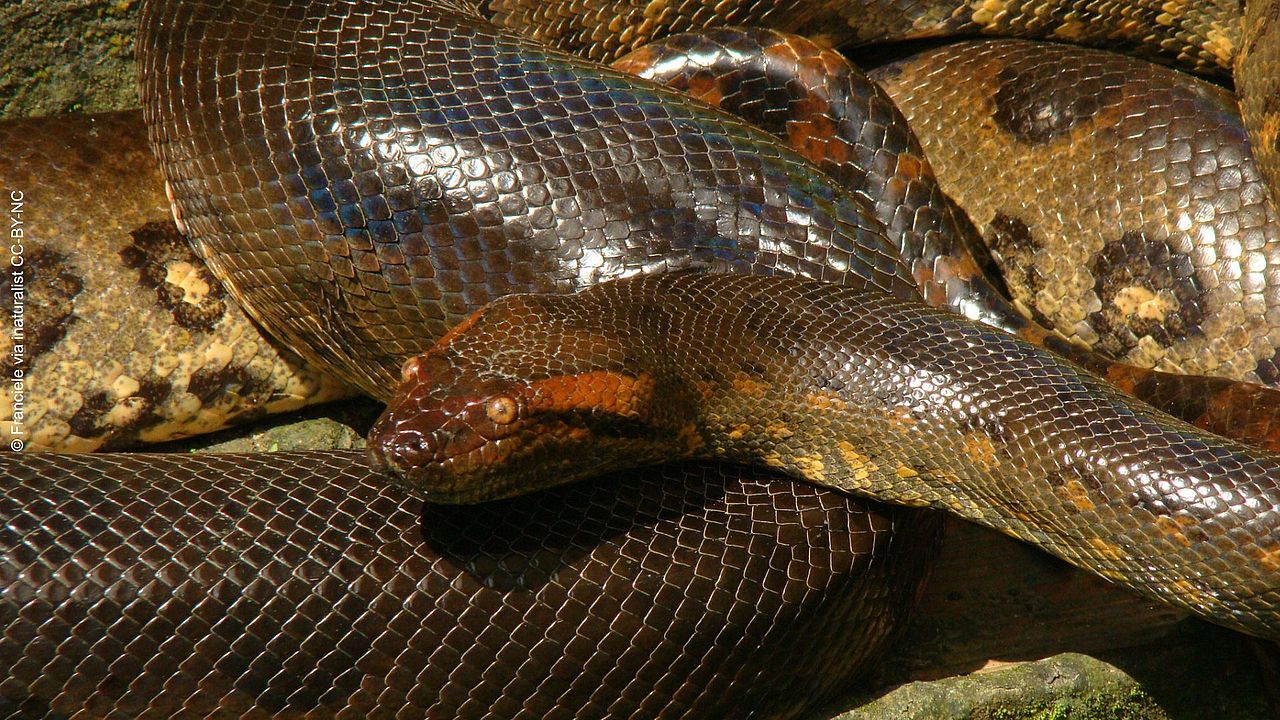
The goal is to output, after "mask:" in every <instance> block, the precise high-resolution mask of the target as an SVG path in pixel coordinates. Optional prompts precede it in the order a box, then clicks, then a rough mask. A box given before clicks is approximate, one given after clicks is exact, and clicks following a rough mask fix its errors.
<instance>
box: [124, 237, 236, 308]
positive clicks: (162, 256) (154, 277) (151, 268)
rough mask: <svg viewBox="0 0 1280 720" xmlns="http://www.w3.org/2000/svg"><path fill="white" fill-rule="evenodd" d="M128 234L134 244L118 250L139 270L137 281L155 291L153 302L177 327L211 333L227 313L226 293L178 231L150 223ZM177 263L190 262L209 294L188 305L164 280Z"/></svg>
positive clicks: (126, 261) (178, 289)
mask: <svg viewBox="0 0 1280 720" xmlns="http://www.w3.org/2000/svg"><path fill="white" fill-rule="evenodd" d="M130 235H131V236H132V237H133V244H132V245H130V246H128V247H126V248H125V249H123V250H121V251H120V259H121V260H122V261H124V264H125V265H126V266H128V267H130V268H133V269H134V270H137V271H138V282H139V283H140V284H141V285H142V286H143V287H146V288H150V289H152V290H155V293H156V302H157V303H159V304H160V306H161V307H163V308H165V310H167V311H168V312H169V313H170V314H171V315H172V316H173V320H174V322H176V323H178V325H180V326H182V327H184V328H187V329H188V330H200V331H205V332H208V331H209V330H212V329H213V327H214V326H215V325H217V324H218V321H219V320H221V319H222V314H223V313H224V312H226V301H225V299H224V298H225V296H226V291H225V290H223V288H222V284H221V283H219V282H218V280H217V279H216V278H214V277H213V275H211V274H210V273H209V271H208V269H206V268H205V265H204V263H203V262H201V261H200V259H199V258H197V257H196V256H195V253H193V252H192V251H191V247H190V245H188V244H187V241H186V238H184V237H183V236H182V233H180V232H178V228H177V227H175V226H174V224H173V223H172V222H167V221H166V222H152V223H147V224H146V225H143V226H142V227H139V228H137V229H135V230H132V231H131V232H130ZM176 262H185V263H189V264H190V265H191V266H192V267H193V268H195V271H196V272H197V273H198V274H199V276H200V279H201V280H202V281H203V282H204V283H205V284H206V285H208V288H209V291H208V293H207V294H206V295H205V296H204V297H203V298H201V299H200V301H199V302H196V303H191V302H187V301H186V300H184V299H183V298H184V293H183V291H182V289H181V288H179V287H176V286H174V285H173V284H171V283H169V282H168V281H167V280H166V278H167V276H168V273H169V268H170V266H171V264H172V263H176Z"/></svg>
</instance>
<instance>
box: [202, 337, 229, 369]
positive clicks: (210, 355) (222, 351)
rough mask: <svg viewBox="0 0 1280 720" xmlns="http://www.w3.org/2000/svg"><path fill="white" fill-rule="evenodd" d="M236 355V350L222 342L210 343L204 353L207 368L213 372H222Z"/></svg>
mask: <svg viewBox="0 0 1280 720" xmlns="http://www.w3.org/2000/svg"><path fill="white" fill-rule="evenodd" d="M234 354H235V353H234V350H232V348H231V347H230V346H228V345H224V344H222V343H220V342H214V343H210V344H209V347H207V348H205V351H204V362H205V367H206V369H208V370H211V371H217V370H221V369H223V368H225V367H226V366H227V363H229V362H231V358H232V357H233V355H234Z"/></svg>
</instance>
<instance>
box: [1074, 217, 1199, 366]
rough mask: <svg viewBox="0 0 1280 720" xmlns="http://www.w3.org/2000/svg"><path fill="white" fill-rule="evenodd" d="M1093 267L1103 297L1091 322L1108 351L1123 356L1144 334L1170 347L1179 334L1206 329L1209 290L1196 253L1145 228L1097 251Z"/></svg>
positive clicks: (1114, 355)
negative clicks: (1204, 303) (1200, 279)
mask: <svg viewBox="0 0 1280 720" xmlns="http://www.w3.org/2000/svg"><path fill="white" fill-rule="evenodd" d="M1089 271H1090V272H1091V273H1092V274H1093V277H1094V288H1093V289H1094V293H1095V294H1096V295H1097V297H1098V299H1099V300H1101V301H1102V309H1101V310H1099V311H1097V312H1095V313H1092V314H1091V315H1090V316H1089V321H1090V323H1091V324H1092V325H1093V326H1094V327H1096V328H1098V331H1099V335H1101V336H1102V337H1103V341H1102V343H1101V345H1100V347H1099V348H1098V349H1099V350H1101V351H1102V352H1103V353H1104V354H1106V355H1110V356H1112V357H1123V356H1124V355H1125V353H1127V352H1128V351H1129V350H1131V349H1133V348H1134V347H1136V346H1137V345H1138V342H1139V341H1140V340H1141V339H1142V338H1143V337H1149V338H1151V339H1153V340H1155V342H1156V343H1158V344H1160V345H1161V346H1165V345H1168V344H1170V342H1172V341H1173V340H1174V339H1175V338H1185V337H1190V336H1193V335H1200V334H1202V333H1201V330H1200V323H1201V322H1202V320H1203V319H1204V314H1203V312H1202V310H1201V308H1200V301H1201V298H1202V297H1203V292H1202V291H1201V289H1200V288H1199V287H1198V285H1197V283H1196V277H1195V269H1194V267H1193V265H1192V261H1191V258H1190V257H1188V256H1187V255H1185V254H1183V253H1179V252H1176V251H1175V250H1174V249H1173V248H1171V247H1170V246H1169V243H1168V242H1166V241H1165V240H1164V239H1162V238H1159V237H1151V236H1150V235H1148V234H1147V233H1145V232H1143V231H1140V230H1137V231H1130V232H1127V233H1125V234H1124V235H1123V236H1122V237H1120V238H1119V239H1117V240H1114V241H1112V242H1109V243H1107V244H1106V245H1104V246H1103V248H1102V250H1101V252H1099V253H1097V254H1096V255H1094V256H1093V259H1092V261H1091V262H1090V263H1089ZM1139 305H1146V306H1150V309H1149V310H1144V309H1143V308H1141V307H1139Z"/></svg>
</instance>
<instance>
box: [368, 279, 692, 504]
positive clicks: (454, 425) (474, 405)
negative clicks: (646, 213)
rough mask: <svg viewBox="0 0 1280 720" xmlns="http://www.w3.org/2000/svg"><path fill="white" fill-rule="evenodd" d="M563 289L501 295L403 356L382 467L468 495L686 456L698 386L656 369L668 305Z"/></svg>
mask: <svg viewBox="0 0 1280 720" xmlns="http://www.w3.org/2000/svg"><path fill="white" fill-rule="evenodd" d="M566 299H567V298H561V297H554V296H537V295H511V296H507V297H505V298H502V299H500V300H498V301H496V302H494V303H493V304H492V305H490V306H489V307H487V308H485V309H484V310H480V311H478V312H477V313H476V314H474V315H473V316H471V317H470V318H468V319H467V320H465V321H464V322H463V323H462V324H461V325H459V326H458V327H457V328H455V329H454V330H453V331H451V332H450V333H448V334H447V335H446V336H445V337H444V338H442V339H441V340H440V342H439V343H437V344H436V346H435V347H434V348H432V349H431V350H429V351H428V352H427V353H426V354H424V355H422V356H420V357H417V358H412V359H410V360H408V361H407V362H406V363H405V364H404V367H403V368H402V372H401V380H402V382H401V385H400V387H399V388H398V389H397V391H396V393H395V395H394V396H393V397H392V398H391V401H390V402H389V403H388V405H387V409H386V411H385V412H384V413H383V414H382V416H381V417H380V418H379V419H378V421H377V423H376V424H375V425H374V427H373V429H372V430H371V431H370V433H369V453H370V458H371V460H372V462H373V463H374V465H375V466H377V467H381V468H384V469H386V470H388V471H390V472H391V473H392V474H393V475H394V476H397V477H398V478H400V482H402V483H403V484H405V485H407V486H409V487H411V488H413V489H415V490H417V491H418V492H420V493H422V494H423V495H424V497H426V498H428V499H431V500H433V501H436V502H469V501H474V500H476V499H488V498H497V497H506V496H508V495H514V494H520V493H523V492H528V491H529V490H530V489H534V488H540V487H548V486H551V485H559V484H563V483H567V482H571V481H573V480H577V479H581V478H583V477H586V476H588V475H594V474H599V473H601V472H605V471H608V470H617V469H623V468H627V467H635V466H639V465H643V464H646V463H653V462H661V461H663V460H669V459H674V458H677V457H681V456H683V455H685V454H687V452H688V450H689V449H690V447H693V446H696V445H697V444H698V439H697V435H696V430H695V426H694V424H693V419H694V418H693V414H692V410H693V407H694V406H693V405H692V404H691V403H690V402H689V396H690V393H691V392H693V389H692V388H690V387H689V386H688V385H687V383H685V382H684V381H683V379H681V378H680V377H679V376H678V375H675V374H668V373H664V372H662V370H661V363H660V361H659V360H658V359H657V356H658V355H660V354H661V353H663V352H664V348H663V347H662V342H660V341H657V342H655V341H654V340H655V339H660V338H662V337H663V333H662V331H661V330H660V329H659V328H660V327H661V325H662V323H663V314H664V313H665V312H666V311H665V310H664V309H663V308H661V307H660V306H657V305H648V306H647V305H644V304H640V305H637V306H636V307H634V308H628V309H626V310H624V311H623V312H624V314H625V315H626V320H625V321H624V320H622V319H621V318H619V317H618V316H617V314H616V313H609V314H606V315H601V316H597V315H595V313H594V311H593V310H592V308H590V307H587V308H583V307H582V305H581V304H580V303H574V302H571V301H570V302H565V300H566ZM624 322H625V323H626V324H627V325H629V326H631V327H635V328H636V329H637V332H636V333H635V334H634V335H633V336H620V335H619V334H618V333H617V332H616V330H617V329H618V328H619V326H620V325H621V324H622V323H624ZM602 323H604V324H602ZM513 469H519V470H518V471H517V472H514V473H513V472H512V470H513Z"/></svg>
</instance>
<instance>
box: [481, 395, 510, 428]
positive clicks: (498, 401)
mask: <svg viewBox="0 0 1280 720" xmlns="http://www.w3.org/2000/svg"><path fill="white" fill-rule="evenodd" d="M484 414H485V415H487V416H488V417H489V419H490V420H491V421H493V422H494V423H496V424H498V425H506V424H508V423H510V422H512V421H514V420H515V419H516V401H515V400H512V399H511V398H509V397H507V396H506V395H499V396H497V397H494V398H490V399H489V402H487V403H485V405H484Z"/></svg>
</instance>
